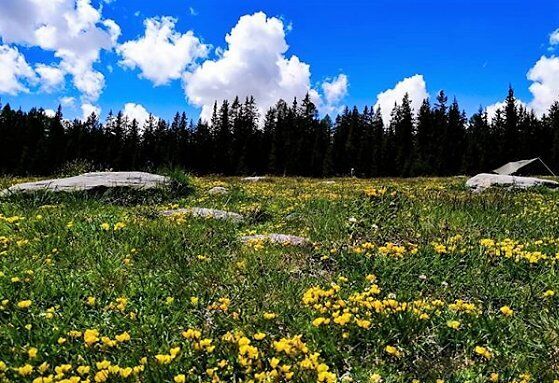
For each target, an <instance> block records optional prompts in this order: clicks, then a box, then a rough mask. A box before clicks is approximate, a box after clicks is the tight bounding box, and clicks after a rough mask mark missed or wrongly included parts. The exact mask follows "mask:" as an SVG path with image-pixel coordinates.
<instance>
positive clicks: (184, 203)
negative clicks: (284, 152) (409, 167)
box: [0, 178, 559, 383]
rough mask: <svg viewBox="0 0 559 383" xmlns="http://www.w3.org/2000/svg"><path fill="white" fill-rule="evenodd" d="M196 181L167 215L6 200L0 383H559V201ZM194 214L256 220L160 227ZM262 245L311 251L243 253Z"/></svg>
mask: <svg viewBox="0 0 559 383" xmlns="http://www.w3.org/2000/svg"><path fill="white" fill-rule="evenodd" d="M22 181H23V180H22V179H20V180H17V179H8V178H4V179H0V187H6V186H9V185H11V184H13V183H15V182H22ZM192 182H193V186H194V192H192V193H191V194H188V195H184V196H179V197H176V196H175V197H173V198H172V199H168V200H161V199H154V200H148V199H146V201H144V202H137V201H135V202H134V203H109V202H108V201H107V200H104V199H98V198H93V197H91V198H87V197H79V198H78V197H76V198H73V197H60V198H50V197H49V198H47V197H45V196H38V197H36V198H15V199H14V198H11V199H8V200H1V201H0V382H20V381H22V382H27V381H28V382H37V383H40V382H42V383H46V382H137V381H142V382H177V383H181V382H287V381H290V382H530V381H533V382H536V381H537V382H539V381H545V382H553V381H554V380H555V379H559V306H558V303H559V301H558V300H559V295H557V294H559V278H558V274H557V273H558V270H559V264H557V260H558V259H559V194H557V193H556V192H552V191H547V190H531V191H521V192H505V191H488V192H485V193H482V194H472V193H470V192H469V191H468V190H466V189H465V187H464V186H463V184H464V179H462V178H453V179H413V180H388V179H379V180H354V179H336V180H334V181H333V182H326V181H324V180H309V179H296V178H286V179H283V178H271V179H266V180H262V181H259V182H244V181H242V180H240V179H238V178H196V179H193V180H192ZM215 186H224V187H226V188H227V189H228V191H229V192H228V193H227V194H224V195H209V194H208V193H207V191H208V190H209V189H210V188H212V187H215ZM189 206H199V207H208V208H218V209H223V210H228V211H232V212H237V213H241V214H243V215H244V216H245V217H247V219H246V220H245V221H244V222H243V223H240V224H239V223H234V222H227V221H218V220H213V219H203V218H191V217H180V218H177V217H174V216H172V217H162V216H161V215H160V214H159V212H160V211H161V210H164V209H169V208H175V207H189ZM266 233H284V234H295V235H298V236H302V237H306V238H309V239H310V240H311V242H312V245H309V246H303V247H295V246H281V245H273V244H270V243H265V242H262V241H259V242H258V241H257V242H254V241H252V242H250V243H248V244H242V243H241V241H240V237H241V236H243V235H247V234H266Z"/></svg>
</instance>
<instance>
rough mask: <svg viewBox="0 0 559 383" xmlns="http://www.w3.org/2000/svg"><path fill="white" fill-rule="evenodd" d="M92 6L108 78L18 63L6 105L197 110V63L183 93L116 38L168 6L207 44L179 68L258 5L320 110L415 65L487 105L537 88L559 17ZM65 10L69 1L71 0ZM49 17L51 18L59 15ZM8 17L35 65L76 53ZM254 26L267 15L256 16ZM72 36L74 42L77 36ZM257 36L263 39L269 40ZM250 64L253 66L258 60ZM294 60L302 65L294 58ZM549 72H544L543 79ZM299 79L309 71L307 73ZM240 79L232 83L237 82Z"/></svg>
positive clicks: (172, 3)
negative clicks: (60, 78)
mask: <svg viewBox="0 0 559 383" xmlns="http://www.w3.org/2000/svg"><path fill="white" fill-rule="evenodd" d="M65 1H66V0H65ZM80 1H82V2H83V1H86V0H80ZM67 2H69V3H72V7H73V6H74V5H75V4H74V3H75V0H67ZM86 2H87V1H86ZM2 3H4V1H3V2H2ZM10 3H12V4H10ZM40 3H41V2H40V1H39V2H37V1H36V0H22V1H19V0H18V1H17V4H16V0H5V4H4V5H2V4H0V13H2V8H3V7H7V8H8V10H9V11H11V12H14V8H16V7H19V8H21V7H28V8H29V9H28V12H20V13H18V15H19V16H18V17H21V20H19V22H20V23H23V24H26V23H29V24H30V25H31V24H33V22H37V25H39V21H40V23H46V22H50V20H51V19H49V17H51V16H48V15H47V16H44V15H43V16H41V17H42V18H43V19H40V18H39V19H36V20H27V19H26V18H27V17H31V18H32V17H33V16H28V15H33V14H34V13H36V12H37V10H33V9H32V8H33V7H40V6H41V5H40ZM43 4H44V3H43ZM82 5H83V4H82ZM91 6H92V8H94V9H96V10H97V11H98V20H94V21H93V24H94V26H93V27H95V25H96V26H98V27H99V28H100V29H102V30H105V31H106V30H107V27H106V26H104V25H103V26H102V25H101V23H102V22H103V20H107V19H111V20H114V22H115V23H116V24H117V25H118V26H119V28H120V34H118V37H117V40H116V41H115V42H114V44H112V46H107V45H106V44H105V46H104V47H103V48H99V49H98V51H99V58H98V59H95V60H90V62H91V63H90V64H91V71H94V72H98V73H101V74H102V75H103V77H104V86H102V89H101V90H100V91H99V92H98V93H99V94H98V95H96V96H95V95H94V96H93V97H91V95H86V96H84V90H83V89H78V88H79V87H76V86H75V84H74V77H80V76H86V75H85V74H84V73H86V74H87V73H89V72H87V71H88V70H89V69H85V72H83V71H82V72H78V73H74V72H72V71H73V69H72V68H70V69H64V73H63V75H64V82H63V83H57V84H56V86H54V87H53V89H50V90H48V91H45V89H43V87H42V85H41V84H42V83H41V79H42V78H41V79H39V80H36V79H35V80H33V79H32V76H33V75H32V74H28V75H22V74H21V70H20V72H17V73H19V74H18V75H17V76H16V75H14V76H15V77H14V78H15V79H16V80H17V81H19V82H20V83H21V84H22V87H23V88H25V89H23V90H22V89H20V90H18V91H14V89H13V86H12V87H11V88H10V89H11V90H10V91H9V92H8V91H6V89H8V88H6V87H5V89H4V91H3V92H2V81H1V76H2V74H0V97H1V98H2V102H3V103H6V102H9V103H10V104H11V105H12V106H15V107H19V106H21V107H22V108H24V109H27V108H29V107H31V106H43V107H44V108H49V109H54V108H56V106H57V105H58V103H59V102H60V99H61V98H63V97H72V98H73V102H72V103H71V104H69V105H68V106H65V108H64V109H65V114H66V116H67V117H80V116H81V114H82V111H81V105H82V104H88V105H91V106H94V107H98V108H100V109H101V110H102V114H103V115H105V114H106V113H107V112H108V111H109V110H111V109H112V110H113V111H116V110H119V109H122V108H123V106H124V104H126V103H134V104H137V105H139V106H141V108H143V109H145V110H147V111H150V112H152V113H154V114H155V115H157V116H160V117H163V118H170V117H171V116H172V114H173V113H174V112H175V111H177V110H181V111H182V110H186V111H187V113H188V114H189V115H190V116H192V117H197V116H198V115H199V113H200V109H201V106H202V105H201V103H208V100H209V99H210V98H211V97H212V96H213V94H212V92H211V91H208V90H207V89H205V88H204V87H206V88H208V87H209V88H211V87H212V86H213V84H212V82H211V80H208V79H207V78H206V76H205V75H203V73H200V75H199V76H194V78H193V79H192V84H193V85H192V86H193V87H195V88H196V90H191V92H190V94H188V92H186V91H185V82H184V81H182V80H181V79H180V78H171V79H169V80H168V81H167V82H166V83H165V84H164V85H157V84H154V80H153V79H150V78H146V76H145V75H143V74H142V72H143V70H142V67H141V63H142V61H141V60H143V58H142V59H138V58H136V60H135V65H132V66H131V65H128V66H126V65H123V64H122V60H123V56H125V54H123V53H122V50H121V51H119V48H118V47H119V45H120V44H125V43H126V42H128V41H134V40H137V39H139V38H141V37H142V36H144V34H145V25H144V20H146V19H154V20H159V21H161V17H163V16H171V17H173V18H175V19H176V22H175V23H174V26H173V33H175V34H180V35H182V34H185V33H186V32H187V31H192V35H193V36H194V37H195V38H196V39H198V43H199V44H202V45H204V46H205V47H206V52H205V54H203V55H201V57H196V58H195V59H193V60H191V62H188V63H187V64H186V66H185V67H184V68H182V69H181V72H194V71H196V67H197V66H200V65H202V64H203V63H204V62H205V61H207V60H209V61H218V60H219V56H218V55H216V53H215V49H216V48H218V47H219V48H220V49H223V50H225V49H227V48H228V45H227V43H226V41H225V36H226V34H228V33H230V32H231V30H232V28H234V27H235V26H236V25H237V23H238V22H239V18H240V17H242V16H244V15H254V14H255V13H256V12H264V14H265V15H266V16H267V18H277V19H278V20H279V21H280V22H281V23H282V26H283V29H284V30H285V37H284V38H285V41H286V43H287V44H288V45H289V50H288V51H287V52H285V53H282V57H285V58H286V59H289V58H291V56H292V55H295V56H297V58H298V59H299V60H300V62H302V63H305V64H308V65H309V70H310V77H309V78H308V80H309V81H310V82H309V87H310V89H315V90H316V92H317V95H316V97H317V100H322V101H317V102H322V103H323V104H324V105H323V107H322V109H321V110H322V111H323V112H331V113H335V112H336V111H337V110H339V108H340V107H341V106H343V105H354V104H357V105H359V106H363V105H365V104H367V105H374V104H375V103H377V96H378V94H379V93H381V92H384V91H386V90H388V89H392V88H394V87H395V86H396V84H397V83H398V82H400V81H402V80H403V79H405V78H409V77H411V76H413V75H416V74H419V75H422V76H423V78H422V79H423V81H424V82H425V87H426V92H428V93H429V94H430V95H431V96H433V95H435V94H436V93H437V92H438V90H440V89H445V90H446V91H447V93H448V94H449V95H456V97H457V98H458V101H459V102H460V104H461V106H462V107H463V108H464V109H466V111H467V112H468V113H471V112H474V111H475V110H476V109H477V108H478V107H479V106H480V105H483V106H489V105H491V104H494V103H496V102H499V101H501V100H502V99H503V98H504V96H505V95H506V91H507V87H508V85H509V83H510V84H511V85H512V86H513V87H514V88H515V90H516V93H517V97H518V98H519V99H520V100H522V101H524V102H525V103H526V104H530V103H531V102H532V101H533V100H534V99H535V98H538V95H537V94H536V95H535V94H534V93H533V92H531V91H530V89H529V87H530V85H531V84H532V83H533V81H530V80H528V79H527V73H528V72H529V71H530V69H531V68H533V67H534V66H535V65H536V63H537V62H538V60H540V58H541V57H542V56H545V57H547V58H548V59H549V60H554V59H555V52H554V48H555V46H556V45H554V44H553V43H552V42H550V35H551V34H552V32H554V31H555V30H556V29H557V28H559V2H557V1H538V0H536V1H532V2H527V1H519V0H516V1H510V0H509V1H504V0H503V1H495V0H486V1H481V0H468V1H465V0H464V1H457V0H456V1H428V0H423V1H411V0H410V1H394V0H383V1H345V2H339V1H324V0H322V1H314V0H313V1H300V2H292V1H251V0H243V1H215V0H197V1H196V0H195V1H185V0H165V1H158V2H139V1H133V0H112V1H110V2H104V1H97V0H91ZM66 10H67V11H68V10H70V11H71V8H66ZM5 13H6V12H5ZM52 17H54V16H52ZM12 19H14V16H12ZM37 20H38V21H37ZM44 20H47V21H46V22H45V21H44ZM52 20H53V21H52V23H54V24H56V23H59V22H60V21H59V20H57V19H52ZM3 23H4V25H2V24H3ZM7 23H8V22H7V20H6V18H4V19H3V18H2V16H0V37H1V38H2V43H3V46H4V47H5V50H4V53H6V52H8V51H7V50H8V49H14V48H15V49H17V52H18V54H19V55H22V57H23V58H24V60H25V62H26V63H27V65H28V67H29V68H31V70H34V68H36V67H37V65H39V64H40V63H43V64H48V65H51V66H53V67H55V68H62V67H64V64H60V62H61V61H63V60H66V62H67V64H68V66H70V67H72V66H76V65H78V64H76V63H79V62H80V61H72V60H78V59H76V58H73V59H64V58H63V59H61V58H60V55H58V56H59V57H55V54H56V53H57V52H58V51H57V49H62V48H60V47H53V48H49V47H48V46H47V47H46V48H45V46H46V45H48V44H45V43H43V42H37V41H36V38H35V37H29V36H27V35H25V33H27V34H28V35H29V34H32V33H34V31H33V30H32V29H30V30H28V31H23V32H22V33H21V35H19V36H15V35H14V33H13V32H12V31H11V29H12V28H11V27H10V26H9V25H7ZM248 24H249V23H248V22H247V25H248ZM261 27H262V28H267V27H268V26H267V24H262V23H261ZM86 28H87V27H86ZM270 28H271V27H270ZM252 43H253V42H252V37H251V36H245V39H244V40H242V41H240V42H239V44H244V45H247V46H250V44H252ZM261 43H262V42H261ZM69 44H70V45H71V46H74V45H72V44H73V43H69ZM79 44H82V43H81V42H80V43H79ZM262 44H263V45H264V46H266V44H267V43H266V42H263V43H262ZM64 48H67V47H66V46H65V47H64ZM11 52H12V53H13V51H11ZM152 52H153V51H152ZM152 52H146V55H147V56H148V57H147V58H145V59H146V60H149V55H150V54H152ZM251 52H252V53H251V54H250V55H248V56H243V55H242V54H241V55H240V56H238V57H240V58H241V59H242V60H244V59H245V58H246V57H248V58H247V61H250V60H253V59H256V58H257V57H260V55H259V53H258V50H257V49H256V50H254V51H251ZM264 56H266V55H265V54H263V57H264ZM0 57H1V55H0ZM12 57H13V56H12ZM142 57H143V56H142ZM172 57H174V56H171V58H169V60H172ZM235 57H237V56H236V55H235ZM0 60H1V59H0ZM263 60H264V59H263ZM12 61H13V60H12ZM0 62H1V61H0ZM8 64H9V62H8ZM8 64H6V65H8ZM554 64H555V62H547V65H545V66H544V67H543V68H541V70H542V71H545V73H544V74H540V75H539V76H538V77H540V78H542V79H541V80H540V81H542V82H545V81H551V83H550V84H547V85H548V86H554V84H556V82H555V81H559V80H556V77H557V78H558V79H559V73H555V68H556V67H555V65H554ZM87 65H89V63H88V64H87ZM225 65H226V64H225V63H224V66H225ZM247 65H248V66H250V65H253V64H250V63H248V64H247ZM254 65H260V64H254ZM262 65H263V66H265V64H262ZM270 65H271V64H270ZM258 68H260V69H261V66H258ZM258 68H257V69H258ZM297 68H298V69H301V70H303V69H304V68H302V67H300V66H299V67H297ZM24 72H25V71H24ZM235 73H243V72H235V71H233V73H232V74H231V75H232V76H234V75H235ZM252 73H253V72H251V71H250V70H249V71H248V72H244V75H243V77H244V79H245V81H242V83H241V84H239V81H236V83H237V84H236V85H235V84H232V85H231V87H232V89H224V88H223V87H224V86H225V85H223V83H222V84H221V85H220V87H221V88H220V87H218V90H216V92H217V93H215V97H216V98H217V97H221V94H225V95H224V96H223V97H224V98H227V95H228V94H233V93H234V92H235V91H237V90H238V91H239V92H240V93H242V92H248V91H249V90H250V85H246V84H244V83H245V82H247V81H248V82H250V81H249V80H250V79H249V77H251V76H252ZM341 74H343V75H345V76H347V77H346V78H347V82H348V84H342V85H343V88H344V89H343V90H339V89H338V90H339V92H338V93H335V92H334V93H335V94H333V95H331V97H330V98H328V96H327V95H326V93H325V91H324V88H323V84H324V83H325V82H327V83H334V82H335V81H336V80H338V79H339V77H337V76H339V75H341ZM212 75H213V76H214V77H215V78H216V79H217V77H219V73H218V74H216V73H213V74H212ZM216 76H217V77H216ZM550 76H551V80H549V79H548V78H549V77H550ZM148 77H149V76H148ZM175 77H176V76H175ZM196 77H198V78H196ZM210 77H211V76H210ZM303 77H305V76H303ZM257 78H258V77H257ZM306 80H307V78H306V77H305V78H304V79H303V80H302V81H303V83H304V82H305V81H306ZM216 81H217V80H216ZM226 82H227V81H226ZM12 85H13V84H12ZM156 85H157V86H156ZM338 85H340V84H338ZM346 85H347V86H346ZM544 85H546V84H544ZM239 86H240V87H241V88H240V89H237V88H235V87H239ZM268 86H271V85H268ZM300 86H302V87H304V86H305V85H304V84H302V83H301V84H299V85H297V86H295V88H293V89H297V90H295V91H294V92H295V93H297V91H298V90H299V89H300ZM224 90H225V92H224ZM291 90H292V88H289V89H283V90H281V91H278V92H276V93H277V94H280V95H287V94H289V91H291ZM263 91H266V90H255V93H256V94H259V93H258V92H263ZM185 92H186V93H187V94H188V95H189V96H197V95H198V94H203V95H204V100H202V101H199V102H198V103H196V102H192V101H188V100H187V95H185ZM412 92H413V90H412ZM274 94H275V93H274ZM396 94H397V95H398V93H396ZM419 94H421V92H420V93H419ZM67 100H69V99H67ZM544 103H545V102H544Z"/></svg>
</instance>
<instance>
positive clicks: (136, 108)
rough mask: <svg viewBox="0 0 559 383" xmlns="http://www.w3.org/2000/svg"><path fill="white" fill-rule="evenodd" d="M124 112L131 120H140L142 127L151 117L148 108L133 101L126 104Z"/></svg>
mask: <svg viewBox="0 0 559 383" xmlns="http://www.w3.org/2000/svg"><path fill="white" fill-rule="evenodd" d="M122 114H123V115H124V116H125V117H127V118H128V119H129V120H130V121H132V120H136V121H138V126H139V127H140V128H141V127H143V126H144V123H145V122H146V120H147V119H148V118H149V112H148V111H147V110H146V108H144V107H143V106H142V105H140V104H135V103H133V102H129V103H126V104H124V110H123V111H122Z"/></svg>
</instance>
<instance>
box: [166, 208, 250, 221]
mask: <svg viewBox="0 0 559 383" xmlns="http://www.w3.org/2000/svg"><path fill="white" fill-rule="evenodd" d="M161 214H162V215H164V216H167V217H170V216H174V215H190V216H192V217H200V218H213V219H217V220H221V221H232V222H236V223H239V222H242V221H243V219H244V217H243V216H242V215H240V214H238V213H233V212H230V211H225V210H217V209H207V208H204V207H187V208H184V209H172V210H164V211H162V212H161Z"/></svg>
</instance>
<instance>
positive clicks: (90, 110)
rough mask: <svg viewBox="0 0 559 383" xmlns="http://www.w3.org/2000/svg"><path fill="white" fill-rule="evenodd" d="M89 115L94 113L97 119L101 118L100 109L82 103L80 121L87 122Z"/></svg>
mask: <svg viewBox="0 0 559 383" xmlns="http://www.w3.org/2000/svg"><path fill="white" fill-rule="evenodd" d="M91 113H95V115H96V116H97V117H99V116H101V108H99V107H98V106H96V105H93V104H89V103H84V104H82V120H84V121H85V120H87V118H88V117H89V116H91Z"/></svg>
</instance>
